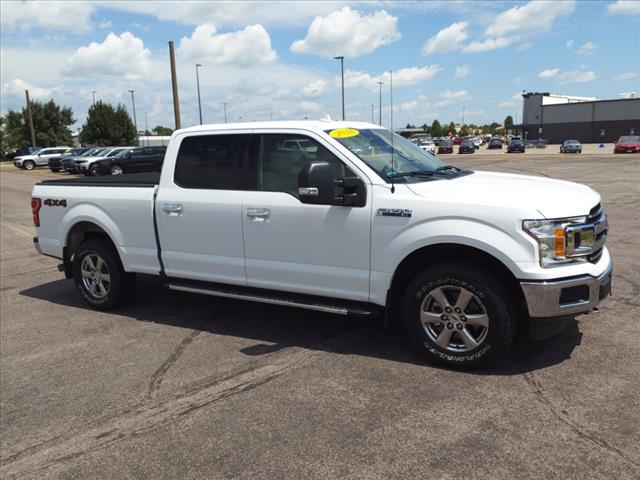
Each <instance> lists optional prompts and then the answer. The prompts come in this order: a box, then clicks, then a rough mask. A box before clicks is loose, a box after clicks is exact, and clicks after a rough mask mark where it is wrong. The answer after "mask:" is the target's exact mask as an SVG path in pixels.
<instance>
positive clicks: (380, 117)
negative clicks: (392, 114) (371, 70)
mask: <svg viewBox="0 0 640 480" xmlns="http://www.w3.org/2000/svg"><path fill="white" fill-rule="evenodd" d="M378 85H379V86H380V101H379V104H378V105H379V106H378V113H379V118H378V125H382V85H384V83H383V82H378Z"/></svg>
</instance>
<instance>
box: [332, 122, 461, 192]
mask: <svg viewBox="0 0 640 480" xmlns="http://www.w3.org/2000/svg"><path fill="white" fill-rule="evenodd" d="M326 133H327V134H329V136H330V137H332V138H333V139H335V140H337V141H338V142H340V143H341V144H342V145H344V146H345V147H347V148H348V149H349V150H350V151H351V152H353V153H354V154H355V155H356V156H357V157H358V158H360V160H362V161H363V162H364V163H366V164H367V165H368V166H369V167H370V168H371V169H373V170H375V171H376V173H377V174H378V175H380V177H382V178H383V179H384V180H386V181H390V180H391V179H392V178H393V179H394V181H399V182H409V181H419V179H422V180H424V178H427V177H428V175H429V174H430V173H435V172H441V171H442V170H444V169H443V168H442V167H445V164H444V163H443V162H442V161H440V160H439V159H438V158H437V157H436V156H435V155H432V154H431V153H429V152H427V151H425V150H422V149H421V148H419V147H418V146H416V145H415V144H414V143H412V142H410V141H409V140H407V139H405V138H403V137H401V136H400V135H397V134H392V133H391V132H390V131H389V130H386V129H383V128H372V129H363V130H357V129H354V128H338V129H334V130H327V131H326ZM392 138H393V140H392ZM452 168H453V167H452ZM409 172H411V173H412V174H413V175H406V174H407V173H409ZM420 173H424V174H425V175H424V176H421V175H420ZM439 177H440V176H439V175H438V176H437V177H436V176H434V178H439Z"/></svg>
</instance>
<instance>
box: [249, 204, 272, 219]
mask: <svg viewBox="0 0 640 480" xmlns="http://www.w3.org/2000/svg"><path fill="white" fill-rule="evenodd" d="M269 215H271V211H270V210H269V209H268V208H253V207H251V208H247V217H248V218H250V219H251V220H254V221H263V220H266V219H267V218H269Z"/></svg>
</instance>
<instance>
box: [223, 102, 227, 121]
mask: <svg viewBox="0 0 640 480" xmlns="http://www.w3.org/2000/svg"><path fill="white" fill-rule="evenodd" d="M222 108H223V109H224V123H227V102H222Z"/></svg>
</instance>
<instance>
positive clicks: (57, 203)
mask: <svg viewBox="0 0 640 480" xmlns="http://www.w3.org/2000/svg"><path fill="white" fill-rule="evenodd" d="M42 203H44V204H45V205H46V206H47V207H65V208H66V206H67V201H66V200H58V199H54V198H47V199H46V200H45V201H44V202H42Z"/></svg>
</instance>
